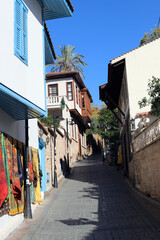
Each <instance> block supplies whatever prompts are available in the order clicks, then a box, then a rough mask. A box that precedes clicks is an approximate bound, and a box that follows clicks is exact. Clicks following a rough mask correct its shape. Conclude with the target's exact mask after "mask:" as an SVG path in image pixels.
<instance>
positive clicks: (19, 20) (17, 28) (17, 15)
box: [14, 0, 22, 55]
mask: <svg viewBox="0 0 160 240" xmlns="http://www.w3.org/2000/svg"><path fill="white" fill-rule="evenodd" d="M21 5H22V3H21V1H19V0H16V1H15V43H14V48H15V53H16V54H18V55H21V45H22V41H21V35H22V16H21V15H22V14H21V8H22V6H21Z"/></svg>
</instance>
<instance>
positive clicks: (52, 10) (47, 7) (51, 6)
mask: <svg viewBox="0 0 160 240" xmlns="http://www.w3.org/2000/svg"><path fill="white" fill-rule="evenodd" d="M37 1H38V2H39V3H40V5H41V7H42V8H43V19H44V20H45V21H46V20H51V19H56V18H63V17H70V16H72V12H73V11H74V9H73V6H72V4H71V2H70V0H37Z"/></svg>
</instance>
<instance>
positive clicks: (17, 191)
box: [11, 139, 21, 200]
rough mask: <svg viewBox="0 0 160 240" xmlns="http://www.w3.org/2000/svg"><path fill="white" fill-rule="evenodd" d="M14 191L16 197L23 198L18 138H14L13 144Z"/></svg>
mask: <svg viewBox="0 0 160 240" xmlns="http://www.w3.org/2000/svg"><path fill="white" fill-rule="evenodd" d="M11 166H12V192H13V194H14V197H15V198H16V199H18V200H21V185H20V180H19V172H18V163H17V140H15V139H13V145H12V165H11Z"/></svg>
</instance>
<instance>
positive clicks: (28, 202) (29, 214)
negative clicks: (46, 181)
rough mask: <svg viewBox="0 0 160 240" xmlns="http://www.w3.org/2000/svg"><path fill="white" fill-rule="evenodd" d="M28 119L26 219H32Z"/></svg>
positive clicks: (26, 135) (26, 139)
mask: <svg viewBox="0 0 160 240" xmlns="http://www.w3.org/2000/svg"><path fill="white" fill-rule="evenodd" d="M28 139H29V138H28V119H26V120H25V144H26V154H25V160H26V161H25V167H26V184H25V188H26V207H25V214H24V217H25V218H29V219H31V218H32V211H31V199H30V184H29V163H28V162H29V159H28V156H29V155H28V154H29V147H28Z"/></svg>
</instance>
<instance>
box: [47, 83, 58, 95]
mask: <svg viewBox="0 0 160 240" xmlns="http://www.w3.org/2000/svg"><path fill="white" fill-rule="evenodd" d="M50 86H56V88H57V95H55V96H58V83H54V84H48V97H50V96H51V95H50V89H49V88H50ZM53 97H54V96H53Z"/></svg>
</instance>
